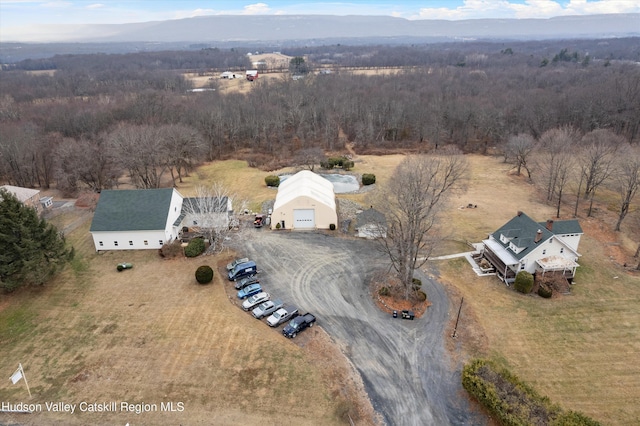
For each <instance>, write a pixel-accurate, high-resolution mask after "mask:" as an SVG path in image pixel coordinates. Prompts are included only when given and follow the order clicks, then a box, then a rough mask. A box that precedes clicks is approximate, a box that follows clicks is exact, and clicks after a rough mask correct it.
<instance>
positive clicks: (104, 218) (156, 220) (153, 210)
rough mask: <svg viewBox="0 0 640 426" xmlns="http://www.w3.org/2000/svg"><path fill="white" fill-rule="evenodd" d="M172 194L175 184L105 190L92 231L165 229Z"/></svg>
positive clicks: (101, 194)
mask: <svg viewBox="0 0 640 426" xmlns="http://www.w3.org/2000/svg"><path fill="white" fill-rule="evenodd" d="M172 195H173V189H171V188H165V189H135V190H105V191H102V192H101V193H100V199H99V200H98V206H97V207H96V211H95V213H94V215H93V221H92V222H91V229H90V232H100V231H155V230H161V229H165V227H166V224H167V216H168V215H169V208H170V206H171V197H172Z"/></svg>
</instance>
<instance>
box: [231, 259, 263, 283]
mask: <svg viewBox="0 0 640 426" xmlns="http://www.w3.org/2000/svg"><path fill="white" fill-rule="evenodd" d="M257 273H258V267H257V266H256V262H254V261H252V260H250V261H248V262H245V263H239V264H237V265H236V266H235V267H234V268H233V269H232V270H230V271H229V281H237V280H239V279H242V278H246V277H248V276H251V275H255V274H257Z"/></svg>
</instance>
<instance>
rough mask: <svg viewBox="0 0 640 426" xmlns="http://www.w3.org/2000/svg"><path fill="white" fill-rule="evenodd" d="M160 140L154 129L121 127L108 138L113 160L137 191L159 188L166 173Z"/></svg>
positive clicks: (158, 133) (164, 156)
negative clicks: (115, 160)
mask: <svg viewBox="0 0 640 426" xmlns="http://www.w3.org/2000/svg"><path fill="white" fill-rule="evenodd" d="M161 137H162V135H161V133H160V132H159V131H158V129H157V128H155V127H151V126H146V125H143V126H135V125H122V126H120V127H118V128H117V129H116V130H114V131H113V132H112V133H111V134H110V135H109V145H110V146H111V149H112V150H113V151H112V153H113V156H114V157H115V158H116V159H117V161H118V162H119V163H120V164H122V166H123V167H124V168H125V169H127V170H128V171H129V176H130V177H131V180H132V182H133V183H134V184H135V185H136V186H137V187H138V188H146V189H149V188H160V183H161V180H162V175H163V174H164V172H166V171H167V169H168V166H167V163H168V161H167V159H166V157H167V154H166V152H163V150H162V149H160V148H161V143H160V141H161Z"/></svg>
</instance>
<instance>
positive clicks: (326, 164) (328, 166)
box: [320, 161, 333, 170]
mask: <svg viewBox="0 0 640 426" xmlns="http://www.w3.org/2000/svg"><path fill="white" fill-rule="evenodd" d="M320 167H322V168H323V169H329V170H331V169H333V164H331V163H330V162H329V161H321V162H320Z"/></svg>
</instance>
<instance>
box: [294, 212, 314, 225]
mask: <svg viewBox="0 0 640 426" xmlns="http://www.w3.org/2000/svg"><path fill="white" fill-rule="evenodd" d="M315 217H316V215H315V210H314V209H294V210H293V229H313V228H315V227H316V220H315Z"/></svg>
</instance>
